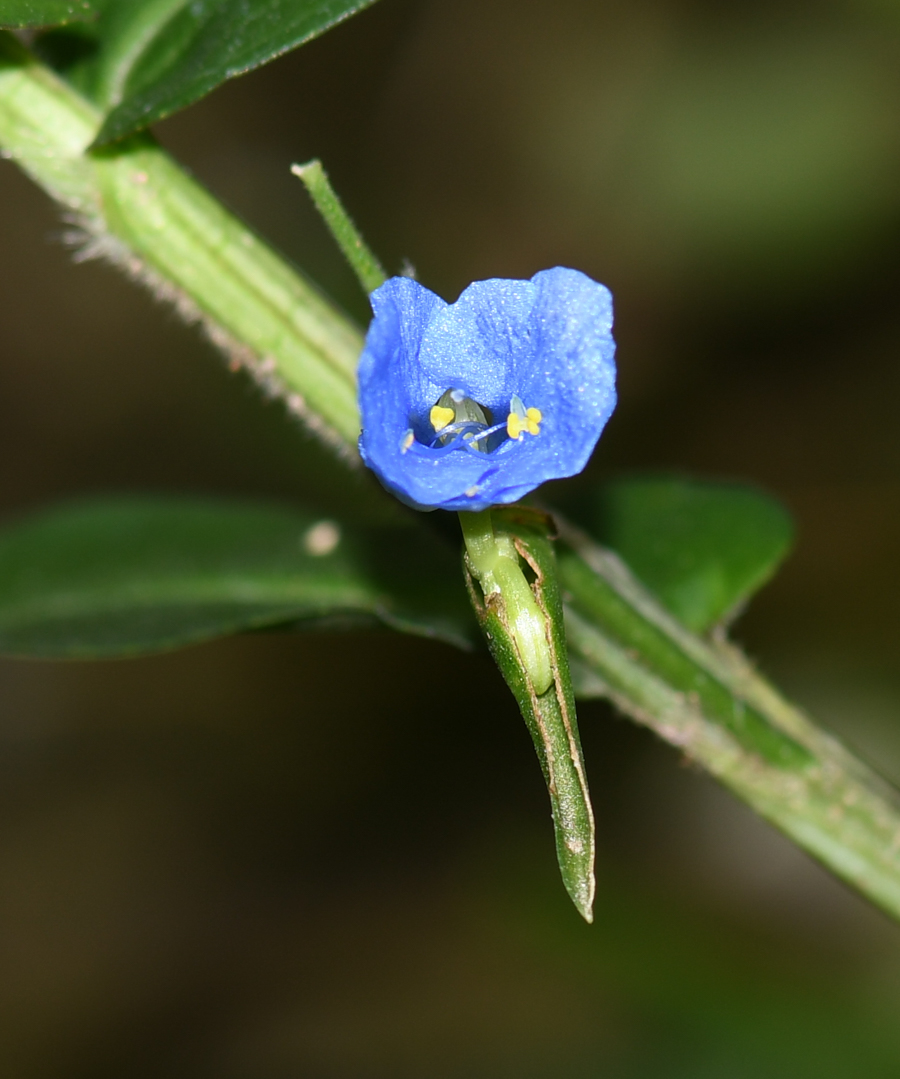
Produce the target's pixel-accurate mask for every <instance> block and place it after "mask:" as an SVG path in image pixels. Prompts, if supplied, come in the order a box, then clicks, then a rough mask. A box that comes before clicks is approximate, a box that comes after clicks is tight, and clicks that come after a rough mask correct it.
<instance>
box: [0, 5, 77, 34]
mask: <svg viewBox="0 0 900 1079" xmlns="http://www.w3.org/2000/svg"><path fill="white" fill-rule="evenodd" d="M96 15H97V9H96V7H93V6H92V5H91V4H90V3H89V2H88V0H0V27H4V28H8V29H13V30H15V29H20V28H23V27H26V26H60V25H61V24H62V23H68V22H77V21H83V20H85V19H93V18H95V17H96Z"/></svg>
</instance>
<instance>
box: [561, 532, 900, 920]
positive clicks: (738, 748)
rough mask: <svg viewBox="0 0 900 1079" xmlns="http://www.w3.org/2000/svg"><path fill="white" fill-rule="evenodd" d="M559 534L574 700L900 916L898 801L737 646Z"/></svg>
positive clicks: (618, 566)
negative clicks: (589, 700)
mask: <svg viewBox="0 0 900 1079" xmlns="http://www.w3.org/2000/svg"><path fill="white" fill-rule="evenodd" d="M561 533H562V538H563V540H564V542H565V548H564V549H563V551H562V552H561V553H560V558H559V567H560V579H561V581H562V585H563V588H564V590H565V593H566V595H567V600H568V602H567V607H566V631H567V636H568V640H569V646H570V649H571V652H572V656H573V661H576V662H573V675H574V676H575V684H576V695H577V696H580V697H582V698H584V697H606V698H607V699H609V700H611V701H613V703H614V704H616V706H617V707H618V708H619V709H621V711H623V712H625V713H626V714H627V715H629V716H631V717H632V718H633V719H635V720H637V721H638V722H639V723H642V724H644V725H646V726H648V727H650V728H651V729H652V730H654V731H655V732H656V733H657V734H658V735H659V736H660V737H661V738H664V739H665V740H666V741H667V742H670V743H671V744H672V745H674V746H677V747H678V748H679V749H680V750H681V751H682V752H683V753H684V754H685V755H686V756H687V757H688V758H689V759H691V760H692V761H694V762H696V763H697V764H699V765H701V766H702V767H703V768H704V769H706V770H707V771H708V772H710V773H712V775H714V776H716V778H717V779H719V780H720V781H721V782H722V783H724V784H725V785H726V786H727V787H729V788H730V789H731V790H732V791H734V793H735V794H737V795H738V797H740V798H742V799H743V800H744V801H745V802H747V803H748V804H749V805H751V806H752V807H753V808H754V809H755V810H756V811H757V812H758V813H759V814H760V815H761V816H763V817H765V818H766V819H767V820H769V821H770V822H771V823H772V824H774V825H775V826H776V827H777V828H779V829H780V830H781V831H782V832H784V833H785V834H786V835H788V836H790V838H791V839H793V840H794V841H795V842H796V843H797V844H798V845H799V846H801V847H803V848H804V849H805V850H807V851H808V852H809V853H810V854H812V855H813V856H814V857H816V858H817V859H818V860H819V861H821V862H822V863H823V864H824V865H826V866H827V867H828V868H829V869H831V870H832V871H833V872H834V873H836V874H837V875H838V876H839V877H842V878H843V879H844V880H845V881H847V883H848V884H851V885H852V886H853V887H854V888H856V889H857V890H858V891H859V892H861V893H862V894H863V895H865V896H867V897H868V898H869V899H871V900H872V901H873V902H874V903H876V904H877V905H878V906H880V907H881V908H882V909H884V910H885V911H887V912H888V913H889V914H891V915H893V916H894V917H895V918H900V794H898V792H896V791H895V790H893V789H892V788H891V787H890V786H889V785H888V784H887V783H885V781H884V780H882V779H881V777H880V776H878V775H876V774H875V773H874V772H873V771H872V770H871V769H870V768H868V767H867V766H866V765H865V764H863V763H862V762H861V761H860V760H858V759H857V758H855V757H854V756H853V755H852V754H851V753H849V752H848V751H847V750H846V749H845V748H844V747H843V746H842V745H841V744H840V742H838V741H837V739H835V738H833V737H831V736H830V735H828V734H826V733H825V732H824V731H822V730H821V729H820V728H819V727H817V726H816V725H815V724H814V723H812V722H811V721H810V720H809V719H808V718H807V717H806V716H804V715H803V714H802V713H801V712H800V711H798V710H797V709H796V708H795V707H793V706H792V705H791V704H790V703H788V702H787V701H786V700H785V699H784V698H783V697H782V696H781V695H780V694H779V693H778V692H777V691H776V690H775V689H774V688H773V687H772V686H771V685H769V683H768V682H766V681H765V679H763V678H762V677H760V675H759V674H758V673H757V672H756V671H755V670H754V669H753V667H752V665H751V664H750V663H749V661H748V660H747V659H746V657H745V656H744V655H743V653H741V652H740V651H739V650H738V649H737V648H735V647H734V646H732V645H731V644H729V643H728V642H726V641H725V640H724V639H720V640H716V639H713V640H708V639H703V638H700V637H697V636H695V635H694V634H692V633H690V632H689V631H688V630H686V629H685V628H684V627H683V626H682V625H681V624H680V623H678V622H677V621H676V620H675V619H674V618H673V617H672V616H671V615H669V614H668V612H667V611H665V610H664V609H663V608H662V607H661V606H660V605H659V603H658V602H657V601H656V600H655V598H654V597H653V596H651V595H650V594H649V593H648V592H647V591H646V589H644V588H643V586H642V585H641V584H640V583H639V582H638V581H636V580H635V578H634V577H633V576H632V574H631V573H630V571H629V570H628V569H627V567H626V566H625V565H624V564H623V563H622V562H621V561H620V560H619V559H618V558H617V557H616V556H615V555H614V554H612V553H611V552H609V551H605V550H603V549H602V548H600V547H598V546H596V545H595V544H593V543H592V542H591V541H590V540H589V539H588V538H587V537H586V536H584V535H583V534H581V533H579V532H577V531H576V530H575V529H571V528H569V527H567V526H565V524H563V525H562V527H561ZM748 720H749V721H748Z"/></svg>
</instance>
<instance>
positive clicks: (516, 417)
mask: <svg viewBox="0 0 900 1079" xmlns="http://www.w3.org/2000/svg"><path fill="white" fill-rule="evenodd" d="M543 418H544V417H543V415H542V414H541V410H540V409H539V408H529V409H527V410H526V412H525V415H524V416H523V415H521V413H519V412H510V414H509V415H508V416H507V417H506V433H507V434H508V435H509V437H510V438H515V439H521V437H522V435H524V434H525V433H526V432H527V433H528V434H529V435H539V434H540V433H541V426H540V425H541V420H542V419H543Z"/></svg>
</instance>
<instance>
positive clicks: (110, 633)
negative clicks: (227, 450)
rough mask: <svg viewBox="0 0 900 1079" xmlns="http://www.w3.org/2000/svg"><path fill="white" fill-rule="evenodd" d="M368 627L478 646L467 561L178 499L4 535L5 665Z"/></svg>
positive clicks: (279, 515)
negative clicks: (307, 628) (324, 625)
mask: <svg viewBox="0 0 900 1079" xmlns="http://www.w3.org/2000/svg"><path fill="white" fill-rule="evenodd" d="M335 616H341V617H345V616H353V617H360V616H361V617H364V618H367V619H369V620H370V621H372V620H377V621H380V622H382V623H384V624H387V625H390V626H393V627H395V628H397V629H402V630H404V631H406V632H411V633H416V634H420V635H426V636H435V637H440V638H442V639H444V640H449V641H451V642H452V643H455V644H459V645H461V646H463V647H466V646H467V644H468V641H467V634H468V632H469V627H470V625H471V621H470V617H469V615H468V610H467V604H466V599H465V594H464V592H463V589H462V587H461V586H460V584H459V582H458V570H457V569H456V555H455V552H450V551H449V550H448V549H445V548H444V547H443V546H442V545H441V544H439V543H438V542H437V541H433V540H432V539H431V537H430V534H429V533H425V532H423V531H422V530H420V529H418V528H415V527H410V528H393V529H390V530H389V531H384V530H378V531H369V532H366V533H362V532H359V531H356V532H354V531H352V530H350V529H347V528H346V527H342V526H340V525H337V524H336V523H334V522H323V521H321V520H319V519H317V518H316V517H314V516H312V515H310V514H308V513H301V512H299V511H297V510H294V509H291V508H285V507H281V506H272V505H265V504H259V503H243V502H231V501H224V500H221V501H220V500H204V501H190V500H187V499H178V498H143V499H128V500H103V501H93V502H86V503H79V504H73V505H68V506H62V507H59V508H55V509H51V510H49V511H46V512H44V513H42V514H39V515H37V516H34V517H32V518H30V519H28V520H25V521H23V522H21V523H20V524H18V525H16V526H14V527H11V528H8V529H6V530H5V531H3V532H0V653H3V654H6V655H14V656H43V657H58V658H63V657H70V658H76V657H84V658H91V657H100V656H122V655H133V654H138V653H141V652H152V651H158V650H161V649H168V648H175V647H178V646H181V645H186V644H191V643H194V642H198V641H204V640H209V639H211V638H214V637H219V636H223V635H227V634H232V633H238V632H240V631H243V630H251V629H259V628H262V627H266V626H273V625H280V624H286V623H293V622H298V621H300V622H306V621H309V620H316V619H322V618H334V617H335Z"/></svg>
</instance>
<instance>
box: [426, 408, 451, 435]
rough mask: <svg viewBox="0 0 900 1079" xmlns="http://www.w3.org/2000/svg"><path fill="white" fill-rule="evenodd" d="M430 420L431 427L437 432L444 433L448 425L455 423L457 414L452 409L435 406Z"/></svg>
mask: <svg viewBox="0 0 900 1079" xmlns="http://www.w3.org/2000/svg"><path fill="white" fill-rule="evenodd" d="M428 418H429V420H431V426H432V427H433V428H434V429H435V431H443V429H444V428H445V427H446V426H447V424H448V423H453V421H454V419H456V412H455V411H454V410H453V409H452V408H444V407H443V406H442V405H434V406H433V407H432V409H431V412H429V413H428Z"/></svg>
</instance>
